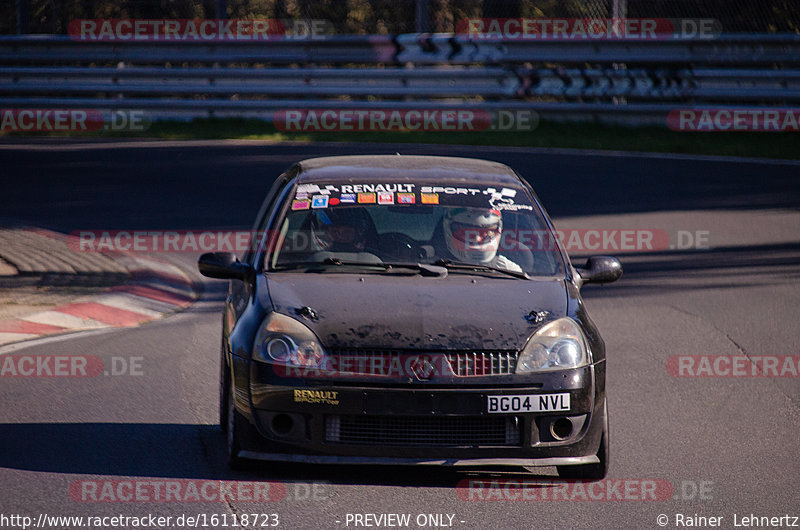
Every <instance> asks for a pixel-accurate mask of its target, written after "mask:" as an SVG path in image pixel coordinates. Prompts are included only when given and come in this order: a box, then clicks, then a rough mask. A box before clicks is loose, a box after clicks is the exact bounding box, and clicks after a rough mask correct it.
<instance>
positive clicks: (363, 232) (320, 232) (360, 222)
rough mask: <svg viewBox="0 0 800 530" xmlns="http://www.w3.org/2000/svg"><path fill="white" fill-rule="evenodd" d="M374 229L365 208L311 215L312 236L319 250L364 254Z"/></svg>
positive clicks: (336, 210) (324, 211) (334, 210)
mask: <svg viewBox="0 0 800 530" xmlns="http://www.w3.org/2000/svg"><path fill="white" fill-rule="evenodd" d="M373 231H374V227H373V225H372V221H371V219H370V218H369V214H368V213H367V212H366V211H365V210H364V209H363V208H335V209H327V210H316V211H314V212H313V213H312V214H311V236H312V241H313V243H314V246H315V247H316V248H317V249H318V250H323V251H328V252H364V251H366V249H367V248H368V247H369V240H370V239H371V238H372V236H373Z"/></svg>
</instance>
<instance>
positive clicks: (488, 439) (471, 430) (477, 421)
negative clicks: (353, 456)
mask: <svg viewBox="0 0 800 530" xmlns="http://www.w3.org/2000/svg"><path fill="white" fill-rule="evenodd" d="M325 441H327V442H334V443H343V444H373V445H406V446H409V445H411V446H422V447H427V446H437V447H446V446H450V447H459V446H461V447H463V446H480V445H507V446H518V445H520V430H519V420H518V419H517V417H516V416H501V417H484V416H440V417H430V416H424V417H409V416H326V417H325Z"/></svg>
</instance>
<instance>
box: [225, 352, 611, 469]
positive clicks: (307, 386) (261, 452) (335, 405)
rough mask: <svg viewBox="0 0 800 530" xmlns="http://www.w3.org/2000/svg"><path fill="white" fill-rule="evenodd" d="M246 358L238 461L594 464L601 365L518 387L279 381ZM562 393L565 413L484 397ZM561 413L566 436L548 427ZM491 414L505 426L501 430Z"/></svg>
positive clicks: (600, 408) (600, 419) (547, 376)
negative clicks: (497, 406) (515, 407)
mask: <svg viewBox="0 0 800 530" xmlns="http://www.w3.org/2000/svg"><path fill="white" fill-rule="evenodd" d="M248 365H249V366H247V371H248V374H247V378H246V380H247V382H248V384H249V388H248V394H249V400H248V405H249V407H248V409H249V410H242V411H241V412H242V414H243V415H244V416H245V417H246V418H247V419H248V420H249V425H248V429H246V431H247V432H246V433H244V435H245V436H244V439H243V440H242V443H241V446H242V452H241V453H240V455H239V456H241V457H243V458H250V459H256V460H270V461H290V462H306V463H321V464H388V465H393V464H397V465H448V466H469V467H472V466H498V465H509V466H525V467H533V466H553V465H559V466H560V465H578V464H592V463H597V462H598V459H597V456H596V455H597V452H598V448H599V446H600V438H601V435H602V426H603V420H604V418H603V414H604V411H603V403H604V400H605V392H604V381H605V377H604V376H605V374H604V367H605V363H604V362H601V363H598V364H596V365H592V366H587V367H584V368H579V369H574V370H566V371H563V372H553V373H546V374H536V375H535V376H531V377H526V378H525V381H524V384H521V385H510V384H508V379H506V380H505V383H506V384H499V385H497V386H494V385H493V386H488V385H474V384H473V385H456V384H452V383H451V384H443V382H442V381H438V382H434V381H430V382H425V383H417V384H398V382H386V383H383V384H378V383H371V384H368V383H365V382H357V383H356V382H353V381H330V380H326V381H312V380H298V379H296V380H282V379H281V378H276V377H275V376H274V374H272V373H271V371H269V370H268V369H265V367H264V365H260V364H257V363H248ZM241 368H244V366H241ZM240 373H241V372H240ZM242 375H244V374H242ZM243 379H245V378H240V379H239V381H240V382H242V383H243V382H244V381H243ZM241 390H243V389H241ZM562 393H568V394H569V396H570V406H569V410H568V411H554V412H530V413H529V412H509V413H503V414H494V413H492V414H490V413H489V412H488V411H487V401H488V396H490V395H491V396H498V395H531V396H537V395H542V394H562ZM559 420H561V423H560V425H561V426H562V427H563V425H565V424H564V420H566V421H567V422H568V423H567V425H569V426H570V429H569V434H568V435H567V436H563V437H559V436H556V435H555V433H556V432H558V433H559V434H563V429H562V430H561V431H559V430H558V429H554V425H556V422H557V421H559ZM498 421H500V422H503V423H504V424H505V436H503V434H504V433H503V432H502V429H503V426H498ZM346 429H350V430H349V431H347V433H349V434H347V435H345V434H346ZM393 429H394V430H393ZM465 433H466V435H465Z"/></svg>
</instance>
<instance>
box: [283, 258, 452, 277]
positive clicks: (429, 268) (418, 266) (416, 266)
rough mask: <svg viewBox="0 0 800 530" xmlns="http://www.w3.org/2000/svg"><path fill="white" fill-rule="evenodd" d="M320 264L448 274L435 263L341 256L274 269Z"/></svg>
mask: <svg viewBox="0 0 800 530" xmlns="http://www.w3.org/2000/svg"><path fill="white" fill-rule="evenodd" d="M319 266H335V267H378V268H381V269H383V270H385V271H388V270H391V269H394V268H397V269H412V270H415V271H417V272H419V273H420V274H421V275H422V276H447V269H446V268H443V267H437V266H435V264H433V265H429V264H427V263H388V262H383V261H346V260H341V259H339V258H333V257H330V258H325V259H324V260H322V261H295V262H289V263H278V264H277V265H275V267H273V268H272V270H289V269H302V268H314V267H319Z"/></svg>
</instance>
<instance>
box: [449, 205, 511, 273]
mask: <svg viewBox="0 0 800 530" xmlns="http://www.w3.org/2000/svg"><path fill="white" fill-rule="evenodd" d="M442 223H443V228H444V237H445V241H446V243H447V248H448V250H449V251H450V253H451V254H452V255H453V256H454V257H456V258H457V259H458V260H460V261H465V262H467V263H477V264H486V263H489V262H490V261H492V260H493V259H494V257H495V256H496V255H497V250H498V248H499V247H500V234H501V233H502V231H503V219H502V217H501V214H500V211H499V210H493V209H489V208H451V209H449V210H448V211H447V213H445V215H444V218H443V219H442Z"/></svg>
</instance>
